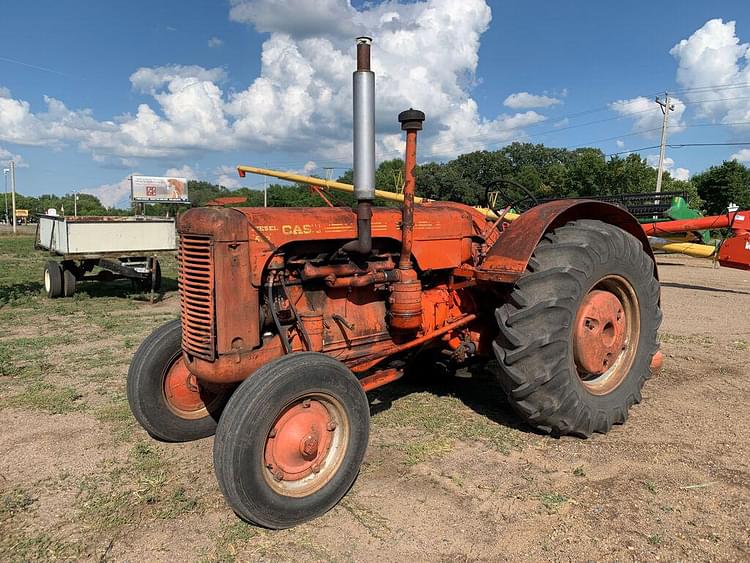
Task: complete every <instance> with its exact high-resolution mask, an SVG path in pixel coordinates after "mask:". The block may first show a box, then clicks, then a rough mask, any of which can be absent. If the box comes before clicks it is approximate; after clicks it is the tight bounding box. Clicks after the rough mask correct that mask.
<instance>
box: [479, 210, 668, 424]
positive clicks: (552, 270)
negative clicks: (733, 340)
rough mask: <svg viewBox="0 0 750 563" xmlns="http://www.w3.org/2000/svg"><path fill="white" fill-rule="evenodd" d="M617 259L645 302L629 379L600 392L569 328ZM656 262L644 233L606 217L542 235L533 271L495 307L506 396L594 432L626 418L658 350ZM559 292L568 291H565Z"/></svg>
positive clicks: (524, 409)
mask: <svg viewBox="0 0 750 563" xmlns="http://www.w3.org/2000/svg"><path fill="white" fill-rule="evenodd" d="M613 263H617V264H624V265H625V266H624V268H626V269H627V272H628V275H629V281H630V283H631V284H632V285H633V286H634V288H635V289H636V293H637V296H638V299H639V300H640V302H641V303H640V313H641V325H642V329H641V338H640V340H639V343H638V352H637V353H636V357H635V359H634V363H633V366H632V368H631V371H630V373H629V374H628V375H627V376H626V378H625V380H623V382H622V383H621V384H620V386H619V387H618V388H617V389H615V390H613V391H612V392H610V393H609V394H608V395H606V396H594V395H591V394H590V393H588V392H587V391H585V388H584V387H583V385H581V384H580V382H579V380H578V376H577V373H575V368H574V366H573V364H572V359H571V358H572V355H571V354H572V351H570V350H569V348H570V345H569V343H570V341H571V330H572V328H571V327H572V326H573V324H574V322H575V318H576V314H577V309H578V304H579V302H580V300H581V299H582V298H583V296H584V293H585V292H587V291H588V287H589V286H590V284H591V283H592V280H591V277H592V275H594V273H595V272H596V271H597V270H598V269H601V268H606V267H608V265H612V264H613ZM654 268H655V266H654V263H653V260H652V259H651V257H650V256H649V255H648V254H647V253H646V252H645V251H644V249H643V247H642V245H641V242H640V241H639V240H638V239H636V238H635V237H634V236H632V235H631V234H629V233H627V232H625V231H624V230H622V229H619V228H617V227H614V226H612V225H608V224H606V223H603V222H601V221H596V220H580V221H574V222H570V223H568V224H566V225H564V226H561V227H559V228H557V229H556V230H554V231H553V232H551V233H548V234H546V235H545V236H544V237H543V238H542V240H541V241H540V243H539V245H538V246H537V248H536V250H535V252H534V255H533V256H532V258H531V259H530V260H529V265H528V268H527V273H526V274H525V275H524V276H522V277H521V278H520V279H519V280H518V282H517V283H516V286H515V288H514V290H513V292H512V293H511V295H510V298H509V299H508V301H507V303H505V304H504V305H502V306H501V307H499V308H498V309H497V310H496V311H495V318H496V320H497V324H498V328H499V334H498V336H497V339H496V341H495V343H494V346H493V348H494V350H495V355H496V357H497V360H498V363H499V366H500V375H501V377H500V382H501V385H502V387H503V389H504V390H505V391H506V393H507V395H508V400H509V402H510V403H511V405H512V406H513V407H514V408H515V409H516V410H517V411H518V412H519V413H520V414H521V416H522V417H523V418H525V419H526V420H527V421H528V422H529V423H530V424H531V425H532V426H534V427H536V428H537V429H538V430H540V431H542V432H547V433H553V434H555V435H564V434H576V435H579V436H584V437H588V436H590V435H591V434H593V433H594V432H600V433H605V432H607V431H609V430H610V428H611V427H612V425H613V424H621V423H623V422H625V420H626V419H627V417H628V409H629V408H630V407H631V406H632V405H633V404H636V403H638V402H640V400H641V393H640V389H641V387H642V386H643V383H644V381H645V380H646V379H648V378H649V377H650V376H651V373H650V369H649V365H650V362H651V358H652V357H653V355H654V354H655V353H656V352H657V351H658V349H659V343H658V340H657V337H656V334H657V329H658V327H659V324H660V322H661V317H662V313H661V310H660V309H659V294H660V289H659V284H658V281H657V280H656V279H655V277H654ZM593 281H596V280H593ZM571 291H572V292H573V294H572V295H569V292H571ZM561 292H562V294H563V295H569V296H567V297H560V295H561ZM561 320H562V322H561ZM571 367H572V371H573V372H574V373H573V374H571ZM610 396H612V397H611V399H610V400H607V399H606V398H607V397H610ZM592 397H593V398H592ZM603 398H604V400H602V399H603Z"/></svg>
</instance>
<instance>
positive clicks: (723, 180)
mask: <svg viewBox="0 0 750 563" xmlns="http://www.w3.org/2000/svg"><path fill="white" fill-rule="evenodd" d="M692 181H693V183H694V184H695V186H696V188H697V190H698V195H700V197H701V198H702V199H703V200H704V201H705V207H706V210H707V211H708V213H709V214H717V213H723V212H725V211H726V209H727V206H728V205H729V204H732V203H734V204H736V205H739V206H740V209H750V169H748V167H747V166H744V165H742V164H740V163H739V162H737V161H736V160H727V161H724V162H723V163H722V164H721V165H720V166H712V167H710V168H709V169H708V170H706V171H705V172H702V173H700V174H696V175H695V176H693V178H692Z"/></svg>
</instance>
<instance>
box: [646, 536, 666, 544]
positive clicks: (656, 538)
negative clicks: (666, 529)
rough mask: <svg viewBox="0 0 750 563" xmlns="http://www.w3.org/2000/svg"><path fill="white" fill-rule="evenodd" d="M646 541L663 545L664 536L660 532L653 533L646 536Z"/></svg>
mask: <svg viewBox="0 0 750 563" xmlns="http://www.w3.org/2000/svg"><path fill="white" fill-rule="evenodd" d="M646 541H647V542H648V543H649V544H651V545H661V542H662V537H661V535H660V534H651V535H650V536H647V537H646Z"/></svg>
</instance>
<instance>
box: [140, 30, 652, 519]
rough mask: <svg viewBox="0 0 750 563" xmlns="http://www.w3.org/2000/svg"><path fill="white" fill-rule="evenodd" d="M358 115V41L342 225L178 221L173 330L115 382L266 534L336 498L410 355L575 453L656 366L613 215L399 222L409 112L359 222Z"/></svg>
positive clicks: (364, 86) (366, 135) (412, 139)
mask: <svg viewBox="0 0 750 563" xmlns="http://www.w3.org/2000/svg"><path fill="white" fill-rule="evenodd" d="M374 99H375V90H374V74H373V73H372V72H371V70H370V41H369V39H367V38H360V39H359V40H358V42H357V70H356V71H355V72H354V194H355V196H356V199H357V206H356V210H352V209H348V208H335V207H328V208H315V209H311V208H310V209H308V208H222V207H206V208H199V209H192V210H190V211H188V212H186V213H184V214H183V215H182V216H181V218H180V221H179V234H180V245H179V254H178V261H179V287H180V304H181V319H180V320H178V321H174V322H170V323H168V324H166V325H164V326H162V327H161V328H159V329H157V330H156V331H155V332H154V333H152V334H151V335H150V336H149V337H148V338H147V339H146V340H145V341H144V342H143V344H142V345H141V346H140V348H139V350H138V351H137V352H136V354H135V357H134V359H133V362H132V364H131V367H130V371H129V374H128V399H129V402H130V406H131V409H132V411H133V414H134V415H135V417H136V418H137V420H138V421H139V422H140V424H141V425H142V426H143V427H144V428H145V429H146V430H147V431H148V432H149V433H150V434H151V435H152V436H154V437H156V438H159V439H162V440H166V441H174V442H179V441H188V440H194V439H198V438H203V437H206V436H210V435H212V434H214V433H215V434H216V437H215V441H214V466H215V472H216V476H217V479H218V482H219V484H220V487H221V490H222V492H223V493H224V496H225V498H226V500H227V502H228V504H229V505H230V506H231V507H232V509H234V511H235V512H236V513H237V514H238V515H239V516H240V517H242V518H243V519H245V520H247V521H250V522H253V523H256V524H259V525H262V526H266V527H269V528H285V527H290V526H293V525H296V524H298V523H301V522H304V521H306V520H309V519H311V518H314V517H316V516H319V515H321V514H323V513H324V512H326V511H327V510H329V509H330V508H331V507H332V506H334V505H335V504H336V503H337V502H338V501H339V500H340V499H341V498H342V497H343V495H344V494H346V492H347V491H348V489H349V488H350V487H351V485H352V483H353V482H354V480H355V478H356V476H357V473H358V471H359V467H360V464H361V462H362V459H363V457H364V455H365V450H366V447H367V442H368V434H369V415H370V411H369V404H368V399H367V396H366V392H367V391H370V390H372V389H375V388H377V387H379V386H381V385H384V384H386V383H388V382H391V381H394V380H396V379H398V378H399V377H401V375H402V374H403V373H404V366H405V364H406V361H407V359H409V358H410V356H412V355H415V354H425V356H423V357H429V354H430V353H437V354H439V355H440V357H443V358H445V357H448V358H449V359H450V361H451V362H452V363H453V364H454V365H456V366H461V365H463V364H465V363H466V362H483V361H488V360H490V359H494V360H496V361H497V363H498V365H499V373H498V377H499V379H500V382H501V383H502V386H503V389H504V391H505V394H506V395H507V399H508V401H509V402H510V404H511V405H512V406H513V407H514V408H515V410H516V411H517V412H518V413H519V415H520V416H521V417H522V418H523V419H524V420H525V421H527V422H528V423H529V424H530V425H531V426H532V427H534V428H536V429H539V430H541V431H544V432H548V433H551V434H554V435H564V434H573V435H578V436H582V437H588V436H590V435H592V434H593V433H595V432H601V433H604V432H607V431H608V430H609V429H610V428H611V427H612V425H613V424H619V423H623V422H625V420H626V418H627V416H628V410H629V409H630V407H631V406H632V405H633V404H635V403H638V402H639V401H640V400H641V387H642V385H643V383H644V382H645V380H646V379H648V378H649V377H650V375H651V366H652V364H653V365H655V364H657V363H658V358H659V354H658V353H657V349H658V342H657V329H658V327H659V323H660V321H661V311H660V308H659V282H658V280H657V271H656V266H655V262H654V259H653V255H652V253H651V248H650V246H649V242H648V237H647V236H646V233H645V232H644V230H643V228H642V227H641V225H639V224H638V222H637V221H636V220H635V219H634V218H633V217H632V216H631V215H630V214H628V213H627V212H626V211H624V210H622V209H620V208H618V207H616V206H613V205H610V204H607V203H603V202H597V201H586V200H563V201H555V202H550V203H546V204H543V205H539V206H536V207H534V208H532V209H530V210H529V211H527V212H525V213H522V214H521V215H520V216H517V217H516V216H513V217H512V218H513V219H514V220H513V221H512V222H510V223H508V222H506V221H505V220H503V221H500V220H499V219H500V218H496V219H488V217H487V213H484V212H482V211H479V210H477V209H474V208H472V207H469V206H466V205H462V204H458V203H453V202H428V203H425V202H421V200H419V198H416V201H417V203H415V196H414V192H415V178H414V174H413V170H414V166H415V164H416V144H417V132H418V131H419V130H421V128H422V123H423V121H424V119H425V116H424V114H423V113H422V112H420V111H417V110H413V109H409V110H407V111H404V112H402V113H401V114H400V115H399V122H400V124H401V128H402V130H404V131H405V132H406V158H405V170H404V175H405V176H404V177H405V188H404V195H403V199H404V201H403V205H402V206H401V208H400V209H398V208H394V207H374V206H373V200H374V198H375V195H376V190H375V186H374V172H375V135H374ZM507 218H511V217H510V216H508V217H507ZM507 218H506V219H507ZM417 365H420V366H421V367H423V369H425V370H427V371H429V366H428V365H427V364H426V362H417ZM488 400H492V398H488Z"/></svg>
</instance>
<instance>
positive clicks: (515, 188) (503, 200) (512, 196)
mask: <svg viewBox="0 0 750 563" xmlns="http://www.w3.org/2000/svg"><path fill="white" fill-rule="evenodd" d="M500 186H505V187H503V188H500ZM493 188H494V191H496V192H497V199H496V200H495V201H494V202H493V201H492V199H491V198H490V192H491V191H492V190H493ZM484 200H485V202H486V203H487V207H488V208H489V209H490V210H491V211H492V212H493V213H494V214H495V215H497V216H498V217H499V216H500V215H501V214H502V210H503V209H505V208H506V207H507V208H508V209H514V210H516V211H518V212H522V211H526V210H527V209H529V208H531V207H534V206H535V205H539V201H537V199H536V196H535V195H534V194H533V193H532V192H531V190H529V189H528V188H527V187H526V186H524V185H523V184H519V183H518V182H516V181H515V180H511V179H509V178H498V179H497V180H493V181H492V182H490V183H489V184H487V186H486V187H485V188H484ZM498 204H501V205H498ZM522 204H524V205H523V206H522ZM498 207H499V208H500V209H501V211H498V210H497V209H496V208H498Z"/></svg>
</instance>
